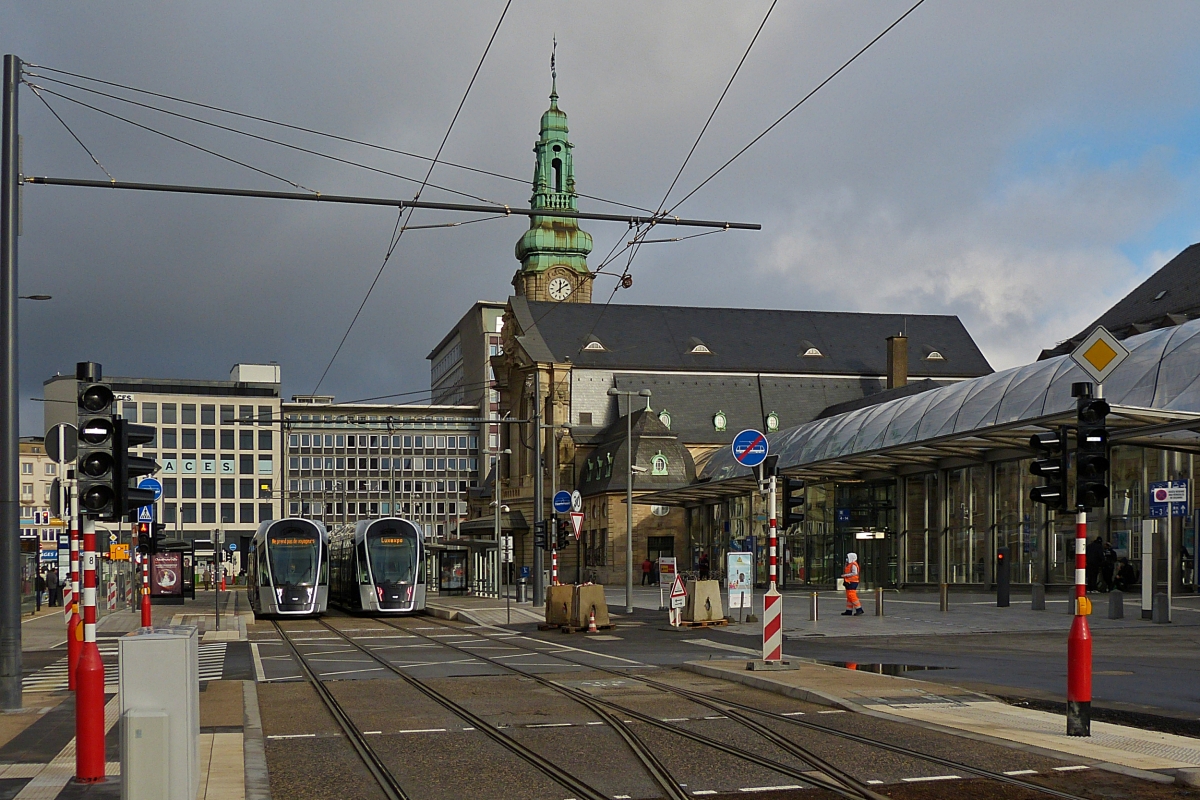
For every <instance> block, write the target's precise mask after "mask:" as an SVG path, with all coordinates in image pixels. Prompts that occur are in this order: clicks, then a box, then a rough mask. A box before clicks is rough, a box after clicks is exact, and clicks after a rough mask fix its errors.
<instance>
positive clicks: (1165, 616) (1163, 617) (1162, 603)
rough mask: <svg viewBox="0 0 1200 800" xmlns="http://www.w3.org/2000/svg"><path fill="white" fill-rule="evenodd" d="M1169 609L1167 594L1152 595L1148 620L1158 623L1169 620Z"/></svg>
mask: <svg viewBox="0 0 1200 800" xmlns="http://www.w3.org/2000/svg"><path fill="white" fill-rule="evenodd" d="M1169 612H1170V609H1169V608H1168V607H1167V596H1166V594H1164V593H1161V592H1160V593H1159V594H1156V595H1154V602H1153V608H1152V611H1151V616H1150V621H1151V622H1156V623H1159V624H1163V623H1167V622H1170V621H1171V617H1170V613H1169Z"/></svg>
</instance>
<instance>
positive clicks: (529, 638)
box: [521, 636, 645, 667]
mask: <svg viewBox="0 0 1200 800" xmlns="http://www.w3.org/2000/svg"><path fill="white" fill-rule="evenodd" d="M521 638H522V639H525V640H527V641H530V642H537V643H538V644H545V642H542V641H541V640H540V639H534V638H533V637H532V636H522V637H521ZM556 647H558V649H560V650H573V651H574V652H576V653H587V654H588V655H589V656H599V657H600V658H611V659H612V660H613V661H624V662H625V663H626V664H636V665H637V666H639V667H641V666H645V664H643V663H642V662H641V661H634V660H633V659H632V658H621V657H620V656H610V655H609V654H608V653H597V652H596V651H595V650H584V649H583V648H581V647H571V646H570V645H565V644H560V645H556ZM581 666H582V665H581Z"/></svg>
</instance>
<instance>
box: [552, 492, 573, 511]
mask: <svg viewBox="0 0 1200 800" xmlns="http://www.w3.org/2000/svg"><path fill="white" fill-rule="evenodd" d="M554 510H555V511H557V512H558V513H560V514H565V513H567V512H568V511H570V510H571V493H570V492H556V493H555V495H554Z"/></svg>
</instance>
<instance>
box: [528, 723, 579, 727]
mask: <svg viewBox="0 0 1200 800" xmlns="http://www.w3.org/2000/svg"><path fill="white" fill-rule="evenodd" d="M525 727H526V728H573V727H575V726H574V725H573V724H572V723H570V722H538V723H536V724H532V725H526V726H525Z"/></svg>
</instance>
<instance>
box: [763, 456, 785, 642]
mask: <svg viewBox="0 0 1200 800" xmlns="http://www.w3.org/2000/svg"><path fill="white" fill-rule="evenodd" d="M767 517H768V519H770V521H771V527H770V539H769V541H768V546H769V548H770V550H769V555H770V559H771V562H770V564H771V585H770V587H769V588H768V589H767V593H766V594H764V595H763V661H766V662H768V663H779V662H780V661H782V660H783V595H781V594H780V593H779V589H778V588H776V585H775V580H776V578H775V574H776V573H775V570H776V563H777V560H776V554H777V548H778V546H779V538H778V534H777V531H776V520H775V476H774V475H771V477H770V478H768V479H767Z"/></svg>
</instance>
